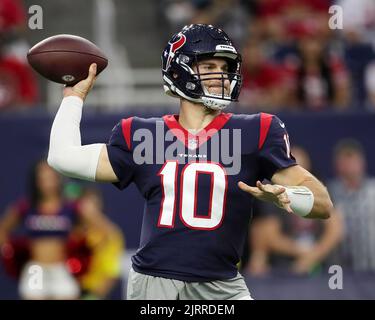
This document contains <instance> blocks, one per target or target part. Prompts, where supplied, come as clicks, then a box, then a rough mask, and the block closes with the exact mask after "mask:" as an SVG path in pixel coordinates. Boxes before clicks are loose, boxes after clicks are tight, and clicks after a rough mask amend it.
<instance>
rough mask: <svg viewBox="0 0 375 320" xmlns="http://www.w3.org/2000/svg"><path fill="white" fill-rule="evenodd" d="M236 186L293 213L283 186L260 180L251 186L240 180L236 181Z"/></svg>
mask: <svg viewBox="0 0 375 320" xmlns="http://www.w3.org/2000/svg"><path fill="white" fill-rule="evenodd" d="M238 186H239V187H240V189H241V190H243V191H245V192H247V193H250V194H251V195H252V196H254V197H255V198H257V199H259V200H262V201H268V202H272V203H274V204H275V205H277V206H278V207H280V208H283V209H285V210H286V211H287V212H289V213H293V210H292V208H291V207H290V200H289V198H288V195H287V193H286V192H285V188H284V187H280V186H275V185H272V184H263V183H261V182H260V181H257V183H256V186H255V187H251V186H249V185H247V184H246V183H244V182H242V181H240V182H238Z"/></svg>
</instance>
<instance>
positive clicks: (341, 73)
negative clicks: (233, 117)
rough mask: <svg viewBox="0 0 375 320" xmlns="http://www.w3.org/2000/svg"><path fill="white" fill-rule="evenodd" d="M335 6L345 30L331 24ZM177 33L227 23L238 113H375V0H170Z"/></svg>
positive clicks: (168, 10) (169, 12)
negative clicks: (239, 75)
mask: <svg viewBox="0 0 375 320" xmlns="http://www.w3.org/2000/svg"><path fill="white" fill-rule="evenodd" d="M331 5H339V6H341V8H342V13H343V16H342V21H343V29H342V30H340V29H334V30H332V29H330V28H329V23H328V22H329V19H330V18H331V17H332V15H333V14H334V13H335V11H332V13H331V14H330V13H329V8H330V6H331ZM161 6H162V7H163V8H164V7H165V8H166V9H165V10H163V11H162V12H165V18H166V21H167V22H168V24H169V26H170V30H171V32H173V31H172V30H178V29H179V28H180V27H181V26H183V25H185V24H188V23H208V24H213V25H215V26H219V27H221V28H223V29H224V30H225V31H226V32H227V33H228V35H229V36H230V37H231V38H232V39H234V42H235V44H236V45H237V47H239V48H240V51H241V52H242V55H243V74H244V82H243V90H242V93H241V96H240V105H239V106H238V108H239V109H241V111H243V110H245V111H250V112H253V111H260V110H261V111H269V112H277V111H284V110H287V111H289V110H309V111H321V110H328V109H331V110H332V109H334V110H348V109H360V110H374V109H375V100H374V93H375V91H374V90H375V85H374V84H375V67H374V65H375V64H374V62H375V55H374V47H373V45H374V39H375V37H374V35H375V2H374V1H371V0H359V1H358V0H224V1H222V0H179V1H176V0H165V1H162V2H161Z"/></svg>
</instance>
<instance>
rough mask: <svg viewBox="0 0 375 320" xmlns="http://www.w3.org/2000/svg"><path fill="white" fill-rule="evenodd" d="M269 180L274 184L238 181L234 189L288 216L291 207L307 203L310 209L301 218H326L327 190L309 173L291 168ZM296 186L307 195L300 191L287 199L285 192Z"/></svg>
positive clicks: (329, 208)
mask: <svg viewBox="0 0 375 320" xmlns="http://www.w3.org/2000/svg"><path fill="white" fill-rule="evenodd" d="M271 180H272V182H273V183H275V185H271V184H262V183H261V182H260V181H258V182H257V184H256V186H255V187H251V186H248V185H247V184H246V183H244V182H239V183H238V186H239V187H240V188H241V189H242V190H243V191H246V192H248V193H250V194H251V195H253V196H254V197H256V198H257V199H259V200H262V201H268V202H272V203H274V204H275V205H277V206H278V207H281V208H283V209H285V210H286V211H288V212H289V213H293V212H294V210H293V209H292V208H293V207H294V208H296V207H297V206H298V207H304V206H305V205H307V206H309V202H310V201H311V205H310V207H311V208H310V209H309V210H308V211H309V212H307V213H306V215H304V217H305V218H319V219H327V218H329V216H330V212H331V211H332V210H333V205H332V201H331V199H330V197H329V194H328V191H327V189H326V188H325V187H324V186H323V184H322V183H321V182H320V181H319V180H318V179H317V178H315V177H314V176H313V175H312V174H311V173H310V172H309V171H307V170H305V169H304V168H302V167H301V166H299V165H295V166H292V167H288V168H285V169H281V170H279V171H277V172H276V173H275V174H274V175H273V177H272V179H271ZM296 187H305V188H307V189H306V190H308V192H304V190H301V192H297V193H296V195H295V197H294V199H291V197H290V196H288V192H293V190H296V189H295V188H296ZM292 201H294V203H292Z"/></svg>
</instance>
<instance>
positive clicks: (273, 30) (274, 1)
mask: <svg viewBox="0 0 375 320" xmlns="http://www.w3.org/2000/svg"><path fill="white" fill-rule="evenodd" d="M329 2H330V1H327V0H257V1H256V3H257V17H258V20H257V23H258V27H259V29H260V34H261V35H262V36H263V37H264V38H266V39H269V40H272V41H275V42H278V43H281V42H291V41H293V40H294V39H295V38H297V37H298V36H299V35H300V32H301V31H302V32H303V30H304V29H305V28H306V27H314V28H315V29H317V30H318V31H319V33H320V35H322V36H323V35H324V36H328V33H329V29H328V25H327V21H328V7H329Z"/></svg>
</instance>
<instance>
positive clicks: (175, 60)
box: [161, 24, 242, 110]
mask: <svg viewBox="0 0 375 320" xmlns="http://www.w3.org/2000/svg"><path fill="white" fill-rule="evenodd" d="M209 58H224V59H225V60H226V61H227V64H228V71H227V72H210V73H200V72H199V68H198V70H197V71H194V70H193V66H194V65H195V64H197V63H198V62H200V61H202V60H204V59H209ZM161 59H162V73H163V81H164V90H165V92H166V93H167V94H168V95H171V96H174V97H182V98H185V99H187V100H190V101H192V102H196V103H203V104H204V105H205V106H206V107H208V108H211V109H215V110H219V109H223V108H225V107H226V106H227V105H228V104H230V103H231V102H232V101H237V100H238V96H239V94H240V90H241V85H242V76H241V55H240V54H239V53H238V52H237V50H236V48H235V47H234V45H233V43H232V41H231V40H230V39H229V37H228V36H227V34H226V33H225V32H224V31H222V30H221V29H218V28H215V27H213V26H212V25H206V24H192V25H189V26H185V27H184V28H183V29H182V30H181V31H180V32H179V33H178V34H175V35H174V36H173V37H172V39H171V40H170V41H169V42H168V45H167V46H166V48H165V49H164V51H163V53H162V57H161ZM202 76H203V79H204V80H220V81H221V84H222V90H221V93H210V92H208V90H207V88H206V87H205V86H204V84H203V83H202V82H203V80H202ZM225 80H229V82H230V92H229V94H227V93H225V92H224V81H225Z"/></svg>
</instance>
